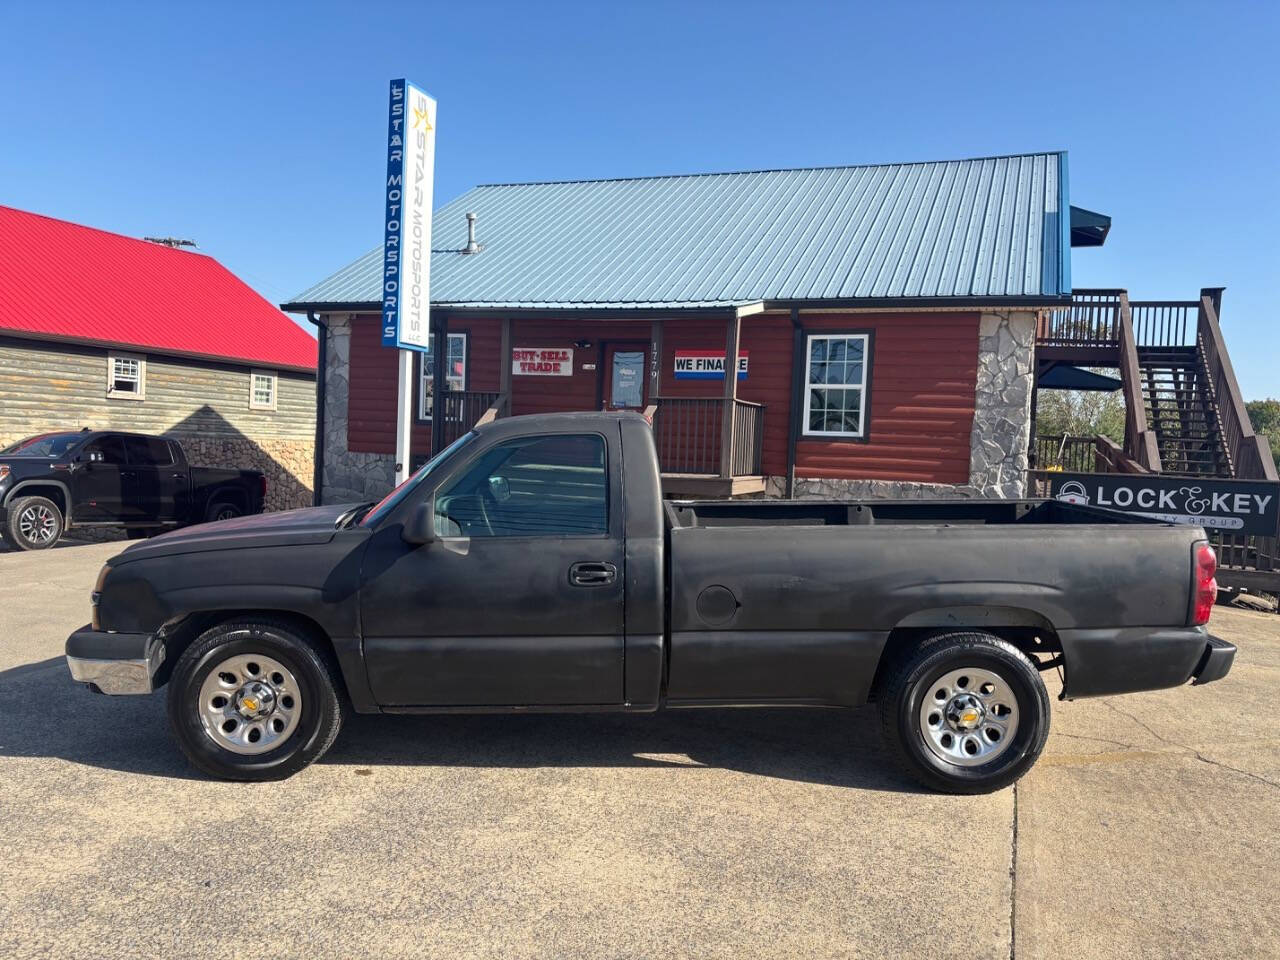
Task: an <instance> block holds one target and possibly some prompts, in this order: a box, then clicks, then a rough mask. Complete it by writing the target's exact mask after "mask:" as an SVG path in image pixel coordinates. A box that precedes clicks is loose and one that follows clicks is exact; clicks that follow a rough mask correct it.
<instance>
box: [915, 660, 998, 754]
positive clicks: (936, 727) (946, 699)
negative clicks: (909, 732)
mask: <svg viewBox="0 0 1280 960" xmlns="http://www.w3.org/2000/svg"><path fill="white" fill-rule="evenodd" d="M932 686H933V692H932V693H931V694H930V695H929V696H927V697H925V698H924V700H923V702H922V703H921V704H920V731H921V733H923V734H924V742H925V744H926V745H927V746H928V747H929V749H931V750H932V751H933V752H934V753H935V754H937V756H938V757H939V759H941V760H944V761H946V762H948V763H957V764H959V765H960V766H962V767H973V766H977V765H978V764H982V763H989V762H990V761H992V760H994V759H995V758H996V757H998V756H1000V754H1002V753H1003V752H1004V751H1005V750H1007V749H1009V744H1011V743H1012V742H1013V737H1014V735H1015V734H1016V733H1017V731H1018V701H1017V700H1016V699H1015V698H1014V696H1013V692H1012V690H1011V689H1010V688H1009V684H1008V681H1006V680H1005V679H1004V677H1002V676H1000V675H999V674H998V673H996V672H995V671H992V670H986V669H983V668H981V667H961V668H960V669H958V670H952V671H951V672H949V673H947V674H946V675H944V676H943V677H941V678H940V679H938V680H935V681H934V682H933V685H932Z"/></svg>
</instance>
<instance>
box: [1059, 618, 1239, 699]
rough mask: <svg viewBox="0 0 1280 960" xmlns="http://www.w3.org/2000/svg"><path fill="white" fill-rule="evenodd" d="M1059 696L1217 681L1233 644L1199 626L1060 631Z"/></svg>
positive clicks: (1228, 666) (1231, 655) (1227, 666)
mask: <svg viewBox="0 0 1280 960" xmlns="http://www.w3.org/2000/svg"><path fill="white" fill-rule="evenodd" d="M1058 637H1059V639H1060V640H1061V641H1062V651H1063V659H1064V660H1065V664H1066V679H1065V681H1064V682H1063V685H1062V699H1064V700H1073V699H1075V698H1077V697H1105V696H1109V695H1111V694H1113V693H1135V692H1137V691H1140V690H1162V689H1164V688H1165V687H1177V686H1181V685H1182V684H1184V683H1186V682H1187V681H1188V680H1193V681H1194V682H1195V683H1197V684H1201V683H1211V682H1212V681H1214V680H1221V679H1222V678H1223V677H1224V676H1226V674H1227V671H1228V670H1230V669H1231V662H1232V660H1233V659H1234V657H1235V652H1236V648H1235V647H1234V646H1232V645H1231V644H1229V643H1227V642H1226V641H1225V640H1220V639H1218V638H1217V637H1213V636H1210V635H1209V633H1208V631H1206V630H1205V629H1204V628H1203V627H1125V628H1122V629H1117V630H1062V631H1060V632H1059V634H1058Z"/></svg>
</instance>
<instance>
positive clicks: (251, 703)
mask: <svg viewBox="0 0 1280 960" xmlns="http://www.w3.org/2000/svg"><path fill="white" fill-rule="evenodd" d="M240 702H241V703H242V704H244V708H245V709H246V710H257V709H258V701H257V700H253V699H251V698H249V697H245V698H244V699H243V700H241V701H240Z"/></svg>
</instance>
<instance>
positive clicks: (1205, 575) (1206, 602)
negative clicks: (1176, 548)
mask: <svg viewBox="0 0 1280 960" xmlns="http://www.w3.org/2000/svg"><path fill="white" fill-rule="evenodd" d="M1217 572H1218V555H1217V554H1216V553H1214V552H1213V547H1211V546H1209V544H1207V543H1198V544H1196V547H1195V612H1194V616H1193V617H1192V619H1191V624H1192V626H1196V627H1198V626H1200V625H1201V624H1205V623H1208V622H1209V614H1211V613H1213V605H1214V603H1215V602H1216V601H1217V599H1218V581H1217V580H1215V579H1214V574H1215V573H1217Z"/></svg>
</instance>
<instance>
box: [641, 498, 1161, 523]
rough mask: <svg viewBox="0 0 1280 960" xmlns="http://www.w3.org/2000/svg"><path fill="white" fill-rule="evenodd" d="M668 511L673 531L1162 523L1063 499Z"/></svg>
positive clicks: (772, 504)
mask: <svg viewBox="0 0 1280 960" xmlns="http://www.w3.org/2000/svg"><path fill="white" fill-rule="evenodd" d="M666 510H667V519H668V522H669V523H670V525H671V526H672V527H746V526H767V527H774V526H818V527H833V526H834V527H844V526H863V525H874V524H922V523H924V524H941V525H944V526H950V525H953V524H981V525H990V524H1009V523H1016V524H1068V523H1089V524H1126V523H1140V524H1154V523H1160V522H1161V521H1158V520H1148V519H1146V518H1144V517H1138V516H1133V515H1131V514H1123V513H1119V512H1118V511H1114V510H1102V509H1099V508H1097V507H1088V506H1082V505H1079V504H1071V503H1062V502H1061V501H1058V500H835V501H833V500H703V501H693V500H668V501H666Z"/></svg>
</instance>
